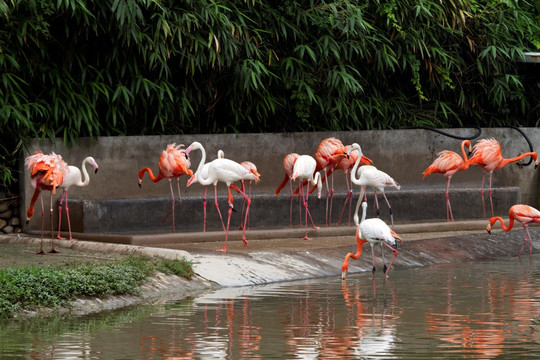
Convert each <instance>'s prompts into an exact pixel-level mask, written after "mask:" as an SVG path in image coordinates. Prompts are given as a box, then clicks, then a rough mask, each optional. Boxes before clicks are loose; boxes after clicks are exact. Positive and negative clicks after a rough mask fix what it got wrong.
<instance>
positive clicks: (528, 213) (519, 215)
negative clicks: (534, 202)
mask: <svg viewBox="0 0 540 360" xmlns="http://www.w3.org/2000/svg"><path fill="white" fill-rule="evenodd" d="M508 216H509V218H510V221H509V223H508V226H505V225H504V221H503V219H502V218H501V217H500V216H495V217H492V218H491V219H489V224H488V225H487V226H486V230H487V232H488V233H490V234H491V227H492V226H493V224H495V223H496V222H497V220H498V221H500V222H501V227H502V229H503V230H504V231H510V230H511V229H512V227H513V226H514V221H515V220H517V221H519V222H520V223H521V224H522V225H523V245H522V246H521V251H520V252H519V256H521V253H522V252H523V248H524V247H525V244H526V243H527V237H529V254H531V255H532V237H531V234H530V233H529V228H528V227H527V225H528V224H530V223H540V211H538V210H536V209H535V208H533V207H532V206H529V205H523V204H517V205H513V206H512V207H511V208H510V210H508Z"/></svg>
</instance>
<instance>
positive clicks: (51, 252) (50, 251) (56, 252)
mask: <svg viewBox="0 0 540 360" xmlns="http://www.w3.org/2000/svg"><path fill="white" fill-rule="evenodd" d="M58 253H59V251H58V250H56V249H55V248H51V250H49V254H58Z"/></svg>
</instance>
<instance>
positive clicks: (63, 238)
mask: <svg viewBox="0 0 540 360" xmlns="http://www.w3.org/2000/svg"><path fill="white" fill-rule="evenodd" d="M56 238H57V239H59V240H66V238H65V237H62V236H60V235H58V236H57V237H56ZM70 240H71V239H70Z"/></svg>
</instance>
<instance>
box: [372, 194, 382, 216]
mask: <svg viewBox="0 0 540 360" xmlns="http://www.w3.org/2000/svg"><path fill="white" fill-rule="evenodd" d="M373 193H374V194H375V209H377V217H379V215H381V212H380V210H379V200H378V199H377V189H375V190H373Z"/></svg>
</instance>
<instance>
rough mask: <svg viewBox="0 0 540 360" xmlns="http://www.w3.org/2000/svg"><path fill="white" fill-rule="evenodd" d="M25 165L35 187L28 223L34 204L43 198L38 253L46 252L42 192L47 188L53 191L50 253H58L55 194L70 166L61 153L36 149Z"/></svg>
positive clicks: (29, 207) (50, 209)
mask: <svg viewBox="0 0 540 360" xmlns="http://www.w3.org/2000/svg"><path fill="white" fill-rule="evenodd" d="M25 165H26V166H27V167H28V170H30V180H31V183H32V187H33V188H34V194H33V195H32V199H31V200H30V205H29V206H28V209H27V210H26V223H28V222H29V221H30V218H31V217H32V215H34V206H35V204H36V201H37V198H38V197H39V198H40V199H41V246H40V248H39V251H38V252H37V254H44V251H43V228H44V221H45V209H44V206H43V197H42V196H41V192H42V191H43V190H47V191H49V192H50V193H51V202H50V208H49V212H50V215H51V250H50V251H49V252H50V253H57V252H58V251H57V250H56V249H55V247H54V231H53V206H52V203H53V200H52V199H53V194H55V193H56V188H57V187H58V186H60V185H61V184H62V182H63V181H64V178H65V177H66V176H68V174H69V171H70V170H69V167H68V165H67V164H66V162H65V161H64V160H62V157H61V156H60V155H57V154H55V153H54V152H53V153H52V154H50V155H45V154H43V152H41V151H36V152H35V153H34V155H31V156H28V157H27V158H26V159H25Z"/></svg>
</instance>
